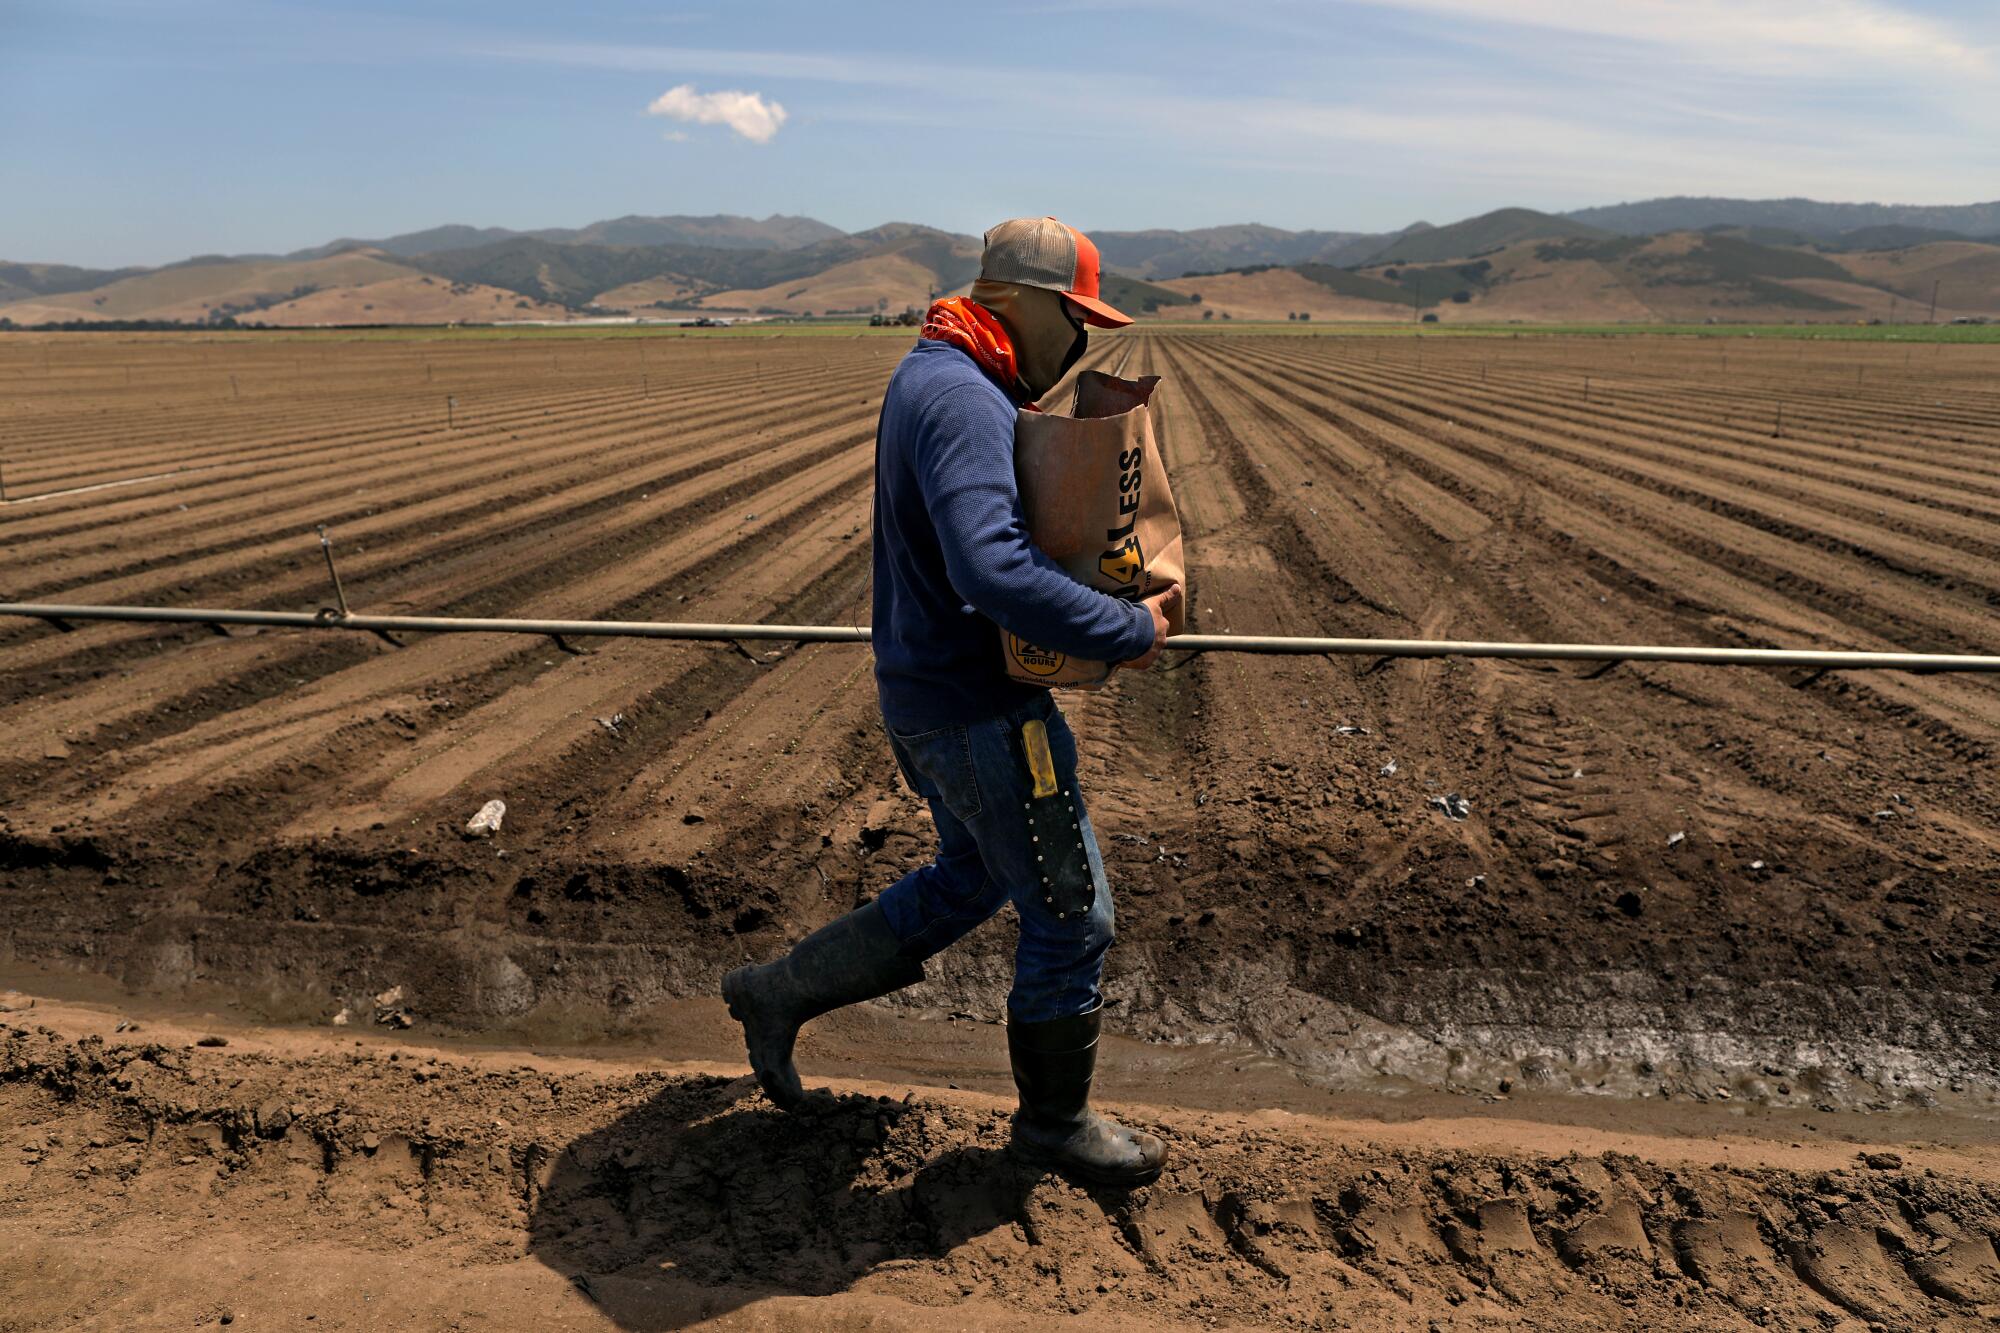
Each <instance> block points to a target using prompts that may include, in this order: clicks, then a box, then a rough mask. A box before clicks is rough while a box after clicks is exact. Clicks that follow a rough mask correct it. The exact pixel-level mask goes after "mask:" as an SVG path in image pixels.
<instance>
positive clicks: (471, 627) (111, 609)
mask: <svg viewBox="0 0 2000 1333" xmlns="http://www.w3.org/2000/svg"><path fill="white" fill-rule="evenodd" d="M0 616H24V617H27V618H30V619H34V620H42V621H47V622H49V623H50V624H53V625H55V626H56V627H57V628H58V629H68V628H71V627H72V622H78V621H130V622H142V623H150V624H170V625H207V626H210V627H212V628H215V629H217V630H219V631H224V632H226V627H228V626H231V625H246V626H250V625H254V626H269V627H274V628H281V629H320V630H354V631H360V632H362V633H368V634H375V635H378V636H388V635H392V634H398V633H409V634H531V635H536V636H538V637H541V638H552V639H556V640H558V641H559V642H560V641H562V640H566V639H572V638H576V639H589V638H624V639H686V640H696V641H706V642H713V643H731V642H745V641H749V642H755V641H759V640H766V641H769V640H775V641H778V642H784V643H867V642H868V641H869V633H868V630H867V629H866V628H865V627H854V626H847V625H727V624H723V625H699V624H672V623H662V622H657V621H645V620H497V619H481V618H476V617H471V616H370V615H341V614H340V613H339V612H338V611H336V610H333V609H331V608H329V609H328V610H326V611H322V612H319V613H318V614H312V613H309V612H303V611H225V610H219V609H210V608H205V607H155V606H68V605H62V604H59V603H51V602H0ZM1166 646H1167V648H1168V649H1169V650H1174V651H1179V652H1190V653H1263V654H1280V655H1295V656H1321V655H1327V654H1333V655H1341V656H1354V657H1376V658H1385V659H1386V658H1392V657H1497V658H1513V659H1516V660H1521V659H1528V660H1538V661H1571V662H1610V663H1616V662H1685V663H1691V664H1694V665H1699V666H1749V667H1805V668H1809V669H1812V670H1816V671H1918V672H1942V671H1970V672H1996V673H2000V656H1987V655H1980V654H1972V653H1878V652H1827V651H1821V650H1818V649H1795V648H1700V647H1676V646H1673V645H1660V644H1624V643H1484V642H1476V641H1461V640H1454V639H1327V638H1295V637H1289V636H1279V635H1264V634H1177V635H1175V636H1173V637H1172V638H1170V639H1168V640H1167V643H1166Z"/></svg>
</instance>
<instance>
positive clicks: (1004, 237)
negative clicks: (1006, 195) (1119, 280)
mask: <svg viewBox="0 0 2000 1333" xmlns="http://www.w3.org/2000/svg"><path fill="white" fill-rule="evenodd" d="M1100 267H1101V264H1100V262H1099V260H1098V255H1097V247H1096V246H1095V245H1093V244H1092V243H1091V240H1090V238H1089V237H1088V236H1085V235H1084V234H1083V233H1082V232H1080V231H1078V230H1077V229H1076V228H1075V227H1069V226H1065V225H1063V224H1062V223H1060V222H1058V221H1056V220H1055V219H1054V218H1010V219H1008V220H1007V221H1005V222H1003V223H1001V224H1000V225H999V226H997V227H995V228H993V229H992V230H991V231H989V232H987V233H986V252H985V253H984V254H983V255H981V256H980V259H979V276H980V277H982V278H985V279H988V280H989V281H992V282H1013V283H1019V284H1020V285H1021V286H1023V287H1046V288H1048V289H1049V290H1050V291H1057V292H1061V293H1062V294H1063V295H1064V296H1067V297H1068V298H1069V299H1070V300H1072V301H1074V302H1076V303H1077V305H1078V306H1080V307H1081V308H1082V309H1083V312H1084V315H1083V320H1084V323H1086V324H1095V325H1097V326H1098V327H1099V328H1101V329H1122V328H1124V327H1125V326H1126V325H1127V324H1130V323H1131V322H1132V317H1131V316H1130V315H1128V314H1126V313H1124V312H1123V311H1121V310H1118V309H1116V308H1115V307H1113V306H1110V305H1107V304H1105V302H1104V301H1103V300H1102V299H1101V298H1099V296H1098V294H1097V291H1098V272H1099V269H1100Z"/></svg>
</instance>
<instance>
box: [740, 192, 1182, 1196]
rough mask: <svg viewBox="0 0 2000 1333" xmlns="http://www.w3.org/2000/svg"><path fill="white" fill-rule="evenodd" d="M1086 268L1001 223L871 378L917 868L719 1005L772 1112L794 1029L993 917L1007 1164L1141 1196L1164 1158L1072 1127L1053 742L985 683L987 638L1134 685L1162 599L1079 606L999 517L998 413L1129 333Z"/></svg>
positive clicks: (1096, 970) (916, 974)
mask: <svg viewBox="0 0 2000 1333" xmlns="http://www.w3.org/2000/svg"><path fill="white" fill-rule="evenodd" d="M1098 268H1099V263H1098V254H1097V247H1096V246H1095V245H1093V244H1092V243H1091V242H1090V239H1089V238H1088V237H1086V236H1084V235H1083V234H1082V233H1081V232H1078V231H1076V230H1074V229H1072V228H1070V227H1066V226H1064V225H1063V224H1062V223H1060V222H1058V221H1056V220H1055V219H1054V218H1016V219H1014V220H1013V221H1010V222H1003V223H1001V224H1000V225H999V226H997V227H995V228H993V230H991V231H989V232H987V233H986V247H985V253H984V255H983V256H982V259H981V264H980V275H979V279H978V281H976V282H975V283H973V285H972V292H971V296H970V299H966V298H962V297H953V298H948V299H946V300H942V301H939V302H937V303H936V304H934V305H933V306H932V307H931V308H930V311H929V313H928V315H927V316H926V317H925V321H924V326H923V332H922V337H921V338H920V339H919V341H918V342H917V345H916V346H915V347H914V348H912V349H911V350H910V352H909V353H908V354H907V355H906V356H905V357H904V358H903V361H902V364H901V365H899V366H898V367H897V369H896V373H895V375H894V377H893V378H892V379H891V380H890V381H889V389H888V392H887V394H886V395H885V396H884V398H883V402H882V417H881V422H880V424H879V426H878V428H877V433H876V442H875V533H874V572H875V610H874V647H875V679H876V687H877V694H878V697H879V699H880V702H881V706H882V717H883V721H884V722H885V723H886V724H887V728H888V732H889V744H890V748H891V749H892V750H893V751H894V752H895V756H896V762H897V764H898V765H899V766H900V767H901V769H902V772H903V776H904V778H905V779H907V780H908V782H909V783H910V786H911V787H912V788H913V789H914V790H915V791H916V792H917V793H918V794H919V795H921V796H923V797H924V798H925V799H926V800H927V801H928V802H929V803H930V808H931V814H932V817H933V818H934V819H935V821H936V824H937V833H938V853H937V857H936V859H935V860H933V861H932V862H931V863H930V864H929V865H926V866H924V867H922V868H921V869H919V870H916V871H913V872H911V873H910V874H908V875H906V876H904V877H903V878H902V879H901V880H899V881H898V882H897V883H895V884H893V885H891V886H890V887H889V888H888V889H886V890H885V891H884V892H883V893H882V895H881V897H879V898H877V899H876V900H875V901H874V902H872V903H869V904H868V905H866V906H865V907H861V908H857V909H856V910H855V911H852V912H849V913H848V914H847V915H846V916H844V917H841V918H840V919H839V920H837V921H834V922H832V923H831V924H829V925H827V926H825V927H823V928H821V929H820V930H818V931H816V932H814V933H813V934H812V935H810V936H808V937H807V938H806V939H805V940H803V941H802V942H800V944H799V945H798V946H797V947H796V948H794V949H793V950H792V952H791V953H790V954H789V955H787V956H786V957H784V958H781V959H778V960H777V961H776V962H773V963H769V964H765V965H763V966H745V967H740V968H737V969H736V970H735V971H733V972H731V973H730V974H729V975H728V976H726V977H724V978H723V982H722V993H723V997H724V998H725V999H726V1000H727V1001H728V1002H729V1011H730V1013H731V1014H733V1015H734V1016H735V1017H736V1018H737V1019H738V1020H739V1021H741V1022H742V1024H743V1031H744V1037H745V1040H746V1043H747V1044H748V1046H749V1050H750V1063H751V1066H752V1068H753V1069H754V1070H755V1071H756V1074H757V1079H758V1082H759V1083H761V1084H762V1085H763V1088H764V1091H765V1093H766V1094H767V1095H768V1096H769V1097H770V1098H771V1100H772V1101H774V1102H775V1103H777V1104H778V1105H779V1106H785V1107H789V1106H793V1105H796V1104H797V1103H798V1101H799V1100H800V1098H801V1097H802V1096H803V1090H802V1089H801V1087H800V1084H799V1076H798V1072H797V1070H796V1069H795V1068H794V1067H793V1065H792V1047H793V1043H794V1041H795V1039H796V1038H797V1036H798V1031H799V1028H800V1026H801V1025H803V1024H804V1023H805V1022H807V1021H808V1020H809V1019H812V1018H816V1017H818V1016H819V1015H821V1014H824V1013H828V1012H830V1011H832V1010H834V1009H837V1008H840V1007H841V1006H843V1005H848V1004H855V1003H859V1002H860V1001H863V1000H871V999H875V998H878V997H880V996H883V995H887V994H889V993H890V992H892V991H896V990H900V989H902V988H903V987H905V986H909V985H912V984H914V983H915V982H917V981H920V980H922V979H923V975H924V971H923V960H924V959H926V958H928V957H930V956H931V955H932V954H934V953H937V952H938V951H939V950H941V949H944V948H946V947H947V946H949V945H950V944H952V943H953V942H954V941H956V940H958V939H959V938H961V937H962V936H964V935H965V934H966V933H967V932H968V931H970V930H972V929H973V928H974V927H975V926H978V925H979V924H980V923H982V922H984V921H985V920H986V919H987V918H989V917H991V916H992V915H993V914H994V913H995V912H997V911H999V910H1000V907H1001V905H1002V904H1003V903H1007V902H1012V903H1013V904H1014V907H1015V911H1016V912H1017V913H1018V915H1019V917H1020V941H1019V944H1018V946H1017V948H1016V950H1015V958H1014V985H1013V990H1012V991H1011V993H1010V994H1009V996H1008V1000H1007V1012H1008V1024H1007V1047H1008V1053H1009V1055H1010V1057H1011V1061H1012V1064H1013V1070H1014V1082H1015V1086H1016V1088H1017V1089H1018V1091H1019V1093H1020V1109H1019V1110H1017V1111H1016V1112H1015V1114H1014V1125H1013V1147H1014V1149H1015V1151H1016V1152H1017V1153H1020V1154H1021V1155H1023V1156H1024V1157H1026V1158H1028V1159H1030V1160H1032V1161H1034V1162H1036V1163H1038V1164H1040V1165H1043V1166H1047V1167H1050V1168H1053V1169H1055V1170H1058V1171H1061V1172H1063V1173H1065V1174H1067V1175H1070V1176H1074V1177H1077V1178H1079V1179H1082V1180H1086V1181H1089V1182H1092V1183H1097V1184H1105V1185H1137V1184H1143V1183H1145V1182H1147V1181H1150V1180H1152V1179H1154V1178H1155V1177H1157V1176H1158V1175H1159V1173H1160V1168H1161V1166H1162V1164H1163V1163H1164V1162H1165V1160H1166V1145H1164V1144H1163V1143H1161V1142H1160V1140H1159V1139H1158V1138H1156V1137H1154V1136H1153V1135H1151V1134H1146V1133H1142V1132H1139V1131H1136V1130H1132V1129H1128V1128H1126V1127H1125V1126H1123V1125H1120V1124H1118V1123H1116V1122H1115V1121H1112V1120H1109V1119H1107V1118H1105V1117H1104V1116H1101V1115H1098V1114H1096V1113H1095V1112H1093V1111H1091V1110H1090V1109H1089V1097H1090V1085H1091V1078H1092V1074H1093V1072H1094V1070H1095V1067H1096V1060H1097V1036H1098V1025H1099V1018H1100V1012H1101V1006H1102V1003H1103V1000H1102V996H1101V995H1100V994H1099V991H1098V980H1099V977H1100V975H1101V974H1102V972H1103V967H1104V954H1105V951H1106V950H1107V949H1109V948H1110V946H1111V941H1112V908H1111V891H1110V886H1109V885H1108V884H1107V883H1106V882H1105V878H1104V864H1103V860H1102V858H1101V857H1100V856H1099V854H1098V849H1097V841H1096V838H1095V837H1094V835H1093V834H1092V833H1091V829H1090V821H1089V819H1088V818H1087V817H1086V816H1085V814H1084V809H1083V802H1082V799H1081V797H1080V795H1079V793H1078V790H1077V784H1076V743H1075V739H1074V738H1073V737H1072V736H1071V734H1070V730H1069V727H1068V726H1067V724H1065V722H1064V721H1063V716H1062V713H1061V711H1060V710H1058V709H1057V707H1056V705H1055V700H1054V698H1053V697H1052V696H1051V695H1050V694H1049V692H1048V691H1047V690H1046V689H1042V688H1039V687H1036V686H1029V685H1022V684H1018V683H1015V682H1013V681H1011V680H1009V679H1008V678H1007V676H1006V673H1005V671H1004V669H1003V665H1002V660H1001V653H1000V642H999V635H998V634H997V633H996V632H995V630H994V625H995V624H997V625H999V626H1000V628H1001V629H1004V630H1006V631H1007V632H1008V633H1010V634H1014V635H1018V636H1019V637H1020V638H1021V639H1023V640H1025V641H1027V642H1029V643H1033V644H1036V645H1039V646H1041V647H1044V648H1049V649H1054V650H1056V651H1058V652H1062V653H1067V654H1069V655H1071V656H1073V657H1077V658H1084V659H1090V660H1095V661H1103V662H1120V663H1123V664H1124V665H1125V666H1127V667H1129V668H1133V669H1137V670H1144V669H1145V668H1147V667H1149V666H1151V665H1152V664H1153V662H1154V661H1155V660H1156V659H1157V658H1158V657H1159V654H1160V647H1161V644H1162V643H1163V642H1164V640H1165V639H1166V635H1167V616H1168V613H1169V612H1170V611H1172V610H1173V609H1174V602H1175V601H1176V600H1177V599H1178V598H1179V596H1180V590H1179V588H1178V587H1176V588H1173V589H1170V590H1168V591H1167V592H1166V593H1163V594H1160V595H1159V596H1157V597H1154V598H1151V599H1149V600H1147V601H1145V602H1140V603H1133V602H1129V601H1123V600H1120V599H1118V598H1115V597H1111V596H1107V595H1106V594H1104V593H1101V592H1098V591H1096V590H1095V589H1092V588H1088V587H1086V586H1084V585H1083V584H1081V583H1078V582H1076V581H1075V580H1073V579H1072V578H1070V576H1069V575H1068V574H1066V573H1064V572H1063V570H1062V569H1061V568H1060V567H1059V566H1057V564H1056V563H1055V562H1054V561H1053V560H1051V559H1050V558H1049V557H1048V556H1047V555H1045V554H1043V553H1042V552H1041V551H1039V550H1037V549H1036V548H1035V547H1034V545H1033V544H1032V543H1031V542H1030V541H1029V540H1028V533H1027V527H1026V524H1025V522H1024V521H1023V518H1022V511H1021V499H1020V495H1019V492H1018V490H1017V489H1016V486H1015V481H1014V420H1015V414H1016V411H1017V410H1018V409H1019V408H1020V407H1021V406H1023V405H1026V404H1031V403H1032V402H1033V401H1034V400H1035V399H1037V398H1039V397H1041V395H1043V394H1045V393H1047V392H1048V391H1049V390H1050V389H1051V388H1053V387H1054V386H1055V384H1056V382H1057V381H1058V380H1060V379H1061V378H1062V377H1063V375H1064V373H1065V372H1067V371H1068V370H1069V368H1070V367H1071V366H1073V365H1075V364H1076V362H1077V359H1078V358H1079V357H1081V356H1082V355H1083V351H1084V347H1085V343H1086V339H1087V335H1086V333H1085V326H1086V325H1097V326H1098V327H1101V328H1118V327H1121V326H1123V325H1126V324H1130V323H1131V322H1132V321H1131V319H1130V318H1129V317H1128V316H1126V315H1123V314H1120V313H1119V312H1118V311H1117V310H1114V309H1113V308H1112V307H1111V306H1109V305H1107V304H1105V302H1104V301H1102V300H1100V299H1099V297H1098ZM1051 783H1052V784H1053V785H1051ZM1037 792H1041V793H1050V792H1053V793H1054V794H1053V795H1043V796H1041V797H1040V798H1039V800H1038V799H1037V797H1036V793H1037ZM1050 801H1056V802H1058V803H1059V804H1058V805H1057V806H1056V807H1055V808H1054V813H1055V820H1056V825H1059V834H1060V836H1057V835H1056V833H1054V832H1052V831H1051V830H1052V827H1054V826H1052V824H1051V819H1050V807H1049V805H1048V802H1050Z"/></svg>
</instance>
